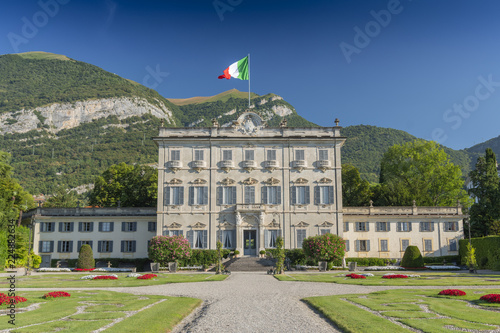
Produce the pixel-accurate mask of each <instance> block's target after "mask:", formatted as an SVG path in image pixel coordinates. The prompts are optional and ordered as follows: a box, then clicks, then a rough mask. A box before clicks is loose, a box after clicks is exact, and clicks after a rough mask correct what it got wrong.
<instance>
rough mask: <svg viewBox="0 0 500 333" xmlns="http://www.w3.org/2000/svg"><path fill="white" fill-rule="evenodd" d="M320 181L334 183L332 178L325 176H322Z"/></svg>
mask: <svg viewBox="0 0 500 333" xmlns="http://www.w3.org/2000/svg"><path fill="white" fill-rule="evenodd" d="M318 183H320V184H330V183H333V180H331V179H330V178H326V177H324V178H321V179H320V180H319V182H318Z"/></svg>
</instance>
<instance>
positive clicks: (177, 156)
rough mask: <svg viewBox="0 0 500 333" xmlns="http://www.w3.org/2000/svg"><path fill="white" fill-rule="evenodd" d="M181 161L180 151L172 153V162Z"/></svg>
mask: <svg viewBox="0 0 500 333" xmlns="http://www.w3.org/2000/svg"><path fill="white" fill-rule="evenodd" d="M180 159H181V151H180V150H172V151H170V160H171V161H180Z"/></svg>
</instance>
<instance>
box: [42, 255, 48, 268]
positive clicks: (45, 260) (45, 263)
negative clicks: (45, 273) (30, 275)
mask: <svg viewBox="0 0 500 333" xmlns="http://www.w3.org/2000/svg"><path fill="white" fill-rule="evenodd" d="M40 267H50V255H42V262H41V263H40Z"/></svg>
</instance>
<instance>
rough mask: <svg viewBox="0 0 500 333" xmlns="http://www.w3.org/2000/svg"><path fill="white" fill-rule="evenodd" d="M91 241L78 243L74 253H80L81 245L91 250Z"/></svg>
mask: <svg viewBox="0 0 500 333" xmlns="http://www.w3.org/2000/svg"><path fill="white" fill-rule="evenodd" d="M92 243H93V242H92V241H91V240H86V241H78V243H77V247H76V251H77V252H80V248H81V247H82V245H89V246H90V248H91V249H92Z"/></svg>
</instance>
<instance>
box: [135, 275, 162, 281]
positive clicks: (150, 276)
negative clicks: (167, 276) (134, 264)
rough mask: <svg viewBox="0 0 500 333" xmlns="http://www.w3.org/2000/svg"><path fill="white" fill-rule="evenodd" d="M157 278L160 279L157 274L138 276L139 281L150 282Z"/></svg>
mask: <svg viewBox="0 0 500 333" xmlns="http://www.w3.org/2000/svg"><path fill="white" fill-rule="evenodd" d="M155 277H158V275H156V274H144V275H141V276H138V277H137V278H138V279H139V280H150V279H152V278H155Z"/></svg>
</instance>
